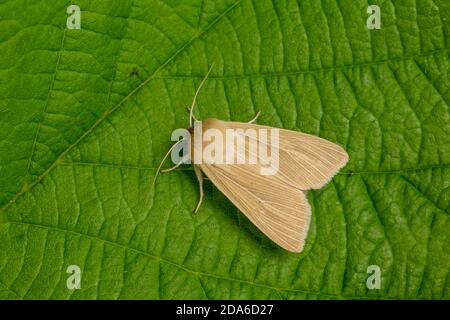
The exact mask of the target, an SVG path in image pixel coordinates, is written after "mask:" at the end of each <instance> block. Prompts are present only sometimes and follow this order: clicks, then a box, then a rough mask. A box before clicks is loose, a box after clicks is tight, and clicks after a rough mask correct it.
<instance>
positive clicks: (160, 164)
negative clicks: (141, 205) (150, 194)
mask: <svg viewBox="0 0 450 320" xmlns="http://www.w3.org/2000/svg"><path fill="white" fill-rule="evenodd" d="M181 141H184V139H180V140H178V141H177V142H175V143H174V144H173V146H171V147H170V149H169V151H167V153H166V155H165V156H164V158H163V159H162V160H161V162H160V163H159V166H158V169H156V173H155V178H154V179H153V183H152V189H153V187H154V186H155V182H156V178H157V177H158V175H159V172H160V171H161V167H162V165H163V164H164V161H166V159H167V157H168V156H169V154H170V153H171V152H172V150H173V149H174V148H175V147H176V146H177V145H179V144H180V143H181Z"/></svg>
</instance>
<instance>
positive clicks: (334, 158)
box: [223, 121, 348, 190]
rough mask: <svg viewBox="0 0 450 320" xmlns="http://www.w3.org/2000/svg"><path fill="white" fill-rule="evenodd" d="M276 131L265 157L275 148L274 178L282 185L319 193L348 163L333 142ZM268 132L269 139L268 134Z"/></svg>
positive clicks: (229, 125) (231, 125) (244, 125)
mask: <svg viewBox="0 0 450 320" xmlns="http://www.w3.org/2000/svg"><path fill="white" fill-rule="evenodd" d="M223 125H224V126H225V127H226V128H230V129H243V130H246V129H255V130H258V129H267V130H270V129H274V128H271V127H267V126H262V125H256V124H248V123H241V122H225V121H223ZM278 130H279V143H278V145H275V144H274V143H273V141H270V138H269V139H268V142H267V147H268V151H269V154H270V153H271V152H272V151H273V149H275V148H277V151H278V155H279V162H278V164H277V165H278V166H279V168H277V173H276V175H275V176H276V178H277V179H279V180H280V181H283V182H284V183H289V184H290V185H292V186H294V187H297V188H299V189H301V190H308V189H319V188H321V187H323V186H324V185H325V184H326V183H327V182H329V181H330V180H331V178H332V177H333V176H334V175H335V174H336V173H337V172H338V171H339V169H341V168H342V167H343V166H345V164H346V163H347V161H348V154H347V152H346V151H345V150H344V149H343V148H342V147H340V146H339V145H337V144H335V143H333V142H330V141H328V140H325V139H322V138H320V137H316V136H313V135H310V134H306V133H302V132H297V131H291V130H286V129H278ZM268 132H269V133H268V136H269V137H270V131H268ZM258 142H259V141H258ZM246 151H248V149H246ZM246 166H248V170H252V171H253V172H256V171H255V170H259V169H260V167H259V166H254V165H246Z"/></svg>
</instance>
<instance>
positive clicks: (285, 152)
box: [154, 69, 348, 252]
mask: <svg viewBox="0 0 450 320" xmlns="http://www.w3.org/2000/svg"><path fill="white" fill-rule="evenodd" d="M210 71H211V69H210V70H209V71H208V73H207V75H206V76H205V78H204V79H203V80H202V82H201V83H200V85H199V87H198V89H197V91H196V93H195V95H194V99H193V102H192V105H191V107H190V108H189V109H188V110H189V114H190V117H189V122H190V129H189V132H190V134H191V141H192V140H193V138H194V137H193V120H195V121H197V120H196V118H195V117H194V114H193V111H194V105H195V103H196V99H197V95H198V93H199V91H200V89H201V87H202V86H203V84H204V82H205V81H206V79H207V77H208V75H209V73H210ZM258 116H259V112H258V114H257V115H256V117H255V118H254V119H253V120H251V121H250V122H248V123H243V122H231V121H221V120H217V119H207V120H204V121H202V122H201V126H202V128H203V131H206V130H207V129H210V128H214V129H218V130H219V131H221V132H223V133H224V132H225V130H226V129H248V128H254V129H255V130H258V129H263V128H266V129H271V127H267V126H261V125H257V124H254V122H255V121H256V119H257V117H258ZM245 138H249V137H245ZM249 139H251V138H249ZM181 141H182V140H179V141H178V142H176V143H175V144H174V145H173V146H172V148H171V149H170V150H169V152H168V153H167V154H166V155H165V157H164V158H163V160H162V161H161V164H160V165H159V167H158V170H157V172H156V174H155V180H156V177H157V175H158V173H159V171H160V169H161V166H162V164H163V163H164V161H165V159H166V158H167V156H168V155H169V153H170V152H171V151H172V149H173V148H174V147H175V146H176V145H177V144H179V143H180V142H181ZM268 144H269V145H268V146H267V147H268V148H269V150H270V152H272V151H277V152H278V155H279V169H278V171H277V173H276V174H274V175H261V174H260V173H259V171H258V164H214V163H213V164H208V163H202V164H193V167H194V171H195V174H196V176H197V179H198V181H199V187H200V197H199V201H198V204H197V207H196V209H195V212H197V210H198V209H199V207H200V204H201V202H202V199H203V176H202V172H203V173H204V174H205V175H206V176H207V177H208V179H209V180H211V181H212V183H213V184H214V185H215V186H216V187H217V188H218V189H219V190H220V191H221V192H222V193H223V194H224V195H225V196H226V197H227V198H228V199H229V200H230V201H231V202H232V203H233V204H234V205H235V206H236V207H237V208H238V209H239V210H240V211H241V212H243V213H244V214H245V216H246V217H247V218H248V219H249V220H250V221H251V222H252V223H253V224H255V225H256V226H257V227H258V228H259V229H260V230H261V231H262V232H263V233H264V234H265V235H266V236H267V237H269V238H270V239H271V240H272V241H274V242H275V243H277V244H278V245H279V246H281V247H283V248H284V249H286V250H289V251H292V252H301V251H302V250H303V246H304V243H305V239H306V236H307V233H308V227H309V224H310V218H311V208H310V206H309V203H308V199H307V197H306V191H307V190H310V189H319V188H321V187H323V186H324V185H325V184H326V183H327V182H328V181H330V180H331V178H332V177H333V176H334V175H335V174H336V173H337V172H338V171H339V169H341V168H342V167H343V166H344V165H345V164H346V163H347V161H348V155H347V153H346V152H345V150H344V149H342V148H341V147H340V146H339V145H337V144H335V143H332V142H330V141H328V140H325V139H322V138H319V137H316V136H313V135H309V134H305V133H301V132H296V131H290V130H286V129H279V143H278V146H277V150H273V149H274V148H275V146H273V145H271V144H270V143H268ZM196 152H197V150H196V147H195V145H194V144H192V146H191V153H190V156H191V158H192V157H193V156H195V153H196ZM234 152H248V150H247V149H245V150H240V151H239V150H235V151H234ZM181 164H182V163H181V162H180V163H178V164H177V165H175V166H174V167H172V168H170V169H167V170H161V172H168V171H171V170H173V169H175V168H177V167H179V166H180V165H181ZM155 180H154V182H155Z"/></svg>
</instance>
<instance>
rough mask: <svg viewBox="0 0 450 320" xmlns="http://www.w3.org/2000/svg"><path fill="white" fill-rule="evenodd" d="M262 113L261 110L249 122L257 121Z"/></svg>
mask: <svg viewBox="0 0 450 320" xmlns="http://www.w3.org/2000/svg"><path fill="white" fill-rule="evenodd" d="M260 114H261V110H259V111H258V113H257V114H256V116H255V117H254V118H253V119H252V120H250V121H249V122H247V123H255V121H256V120H257V119H258V118H259V115H260Z"/></svg>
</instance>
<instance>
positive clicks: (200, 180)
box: [194, 165, 203, 213]
mask: <svg viewBox="0 0 450 320" xmlns="http://www.w3.org/2000/svg"><path fill="white" fill-rule="evenodd" d="M194 172H195V176H196V177H197V180H198V186H199V188H200V198H199V199H198V203H197V207H195V210H194V213H197V211H198V209H199V208H200V205H201V204H202V201H203V176H202V171H201V170H200V168H199V167H198V166H196V165H194Z"/></svg>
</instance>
